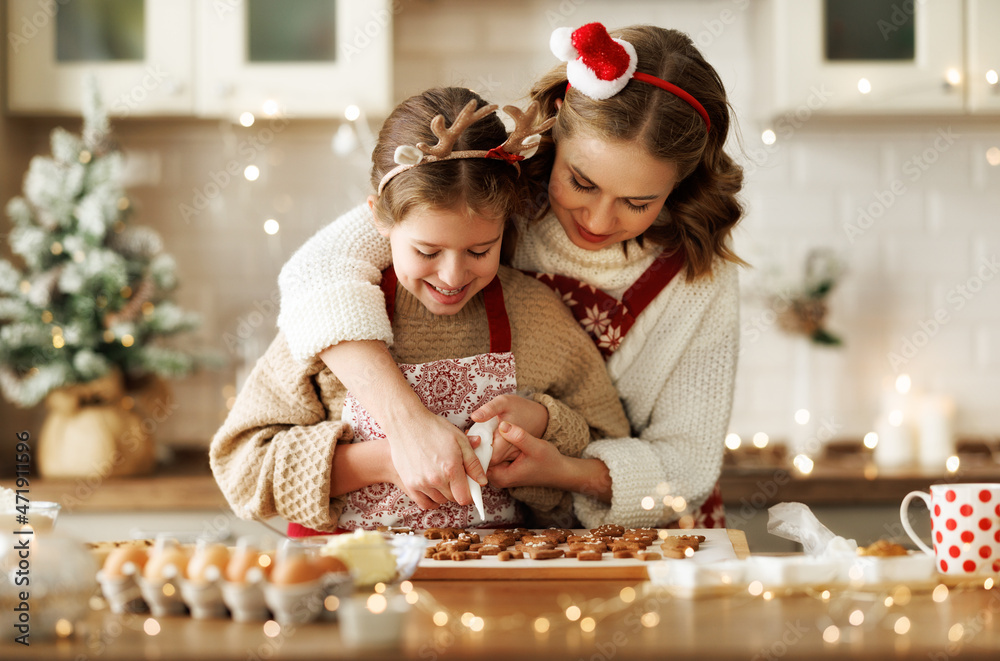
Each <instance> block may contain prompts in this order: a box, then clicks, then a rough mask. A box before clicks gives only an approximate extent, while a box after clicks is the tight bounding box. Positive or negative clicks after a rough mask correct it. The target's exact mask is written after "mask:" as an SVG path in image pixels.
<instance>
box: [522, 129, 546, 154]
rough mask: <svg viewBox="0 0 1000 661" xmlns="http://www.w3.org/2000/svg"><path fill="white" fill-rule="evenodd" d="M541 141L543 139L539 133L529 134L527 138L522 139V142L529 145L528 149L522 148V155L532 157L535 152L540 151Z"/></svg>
mask: <svg viewBox="0 0 1000 661" xmlns="http://www.w3.org/2000/svg"><path fill="white" fill-rule="evenodd" d="M541 141H542V136H540V135H538V134H537V133H536V134H535V135H529V136H528V137H527V138H525V139H524V140H522V141H521V144H522V145H524V146H525V147H527V148H528V149H522V150H521V156H524V157H525V158H531V157H532V156H534V155H535V153H536V152H537V151H538V144H539V143H540V142H541Z"/></svg>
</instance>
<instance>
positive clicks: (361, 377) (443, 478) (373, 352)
mask: <svg viewBox="0 0 1000 661" xmlns="http://www.w3.org/2000/svg"><path fill="white" fill-rule="evenodd" d="M319 357H320V358H321V359H322V360H323V362H324V363H326V365H327V367H329V368H330V370H331V371H332V372H333V373H334V375H336V377H337V378H338V379H340V381H341V382H342V383H343V384H344V385H345V386H346V387H347V389H348V390H349V391H350V392H351V393H353V394H354V396H355V397H356V398H357V400H358V401H359V402H360V403H361V405H362V406H364V407H365V409H366V410H367V411H368V413H369V414H371V416H372V417H373V418H374V419H375V420H376V421H377V422H378V423H379V426H380V427H381V428H382V431H383V432H385V435H386V439H387V440H388V442H389V448H390V451H391V457H392V464H393V466H394V467H395V469H396V472H397V473H398V475H399V481H400V482H399V486H400V488H401V489H402V490H403V491H404V492H405V493H406V495H407V496H409V497H410V498H412V499H413V500H414V502H416V503H417V506H419V507H421V508H423V509H435V508H437V507H438V506H440V505H443V504H444V503H447V502H449V501H454V502H456V503H458V504H460V505H470V504H472V495H471V494H470V493H469V482H468V480H467V479H466V474H468V475H469V476H470V477H472V479H474V480H476V481H477V482H479V483H480V484H486V473H485V471H484V468H483V467H482V466H480V464H479V459H477V458H476V453H475V452H473V451H472V447H471V446H470V445H469V439H468V437H466V435H465V434H463V433H462V431H461V430H460V429H458V427H456V426H455V425H453V424H451V423H450V422H448V421H447V420H445V419H444V418H441V417H439V416H437V415H434V414H433V413H431V412H430V411H428V410H427V408H426V407H425V406H424V404H423V402H421V401H420V398H419V397H417V394H416V393H415V392H413V389H412V388H410V386H409V384H408V383H407V382H406V379H405V378H404V377H403V374H402V373H401V372H400V371H399V367H398V366H397V365H396V361H395V360H393V358H392V356H391V355H390V354H389V350H388V349H386V347H385V345H384V344H382V343H381V342H375V341H371V340H359V341H355V342H341V343H340V344H336V345H334V346H332V347H328V348H327V349H325V350H324V351H323V352H321V353H320V354H319Z"/></svg>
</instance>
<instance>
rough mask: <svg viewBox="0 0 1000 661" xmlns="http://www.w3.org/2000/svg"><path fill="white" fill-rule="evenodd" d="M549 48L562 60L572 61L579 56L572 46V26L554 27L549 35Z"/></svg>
mask: <svg viewBox="0 0 1000 661" xmlns="http://www.w3.org/2000/svg"><path fill="white" fill-rule="evenodd" d="M549 49H550V50H551V51H552V54H553V55H555V56H556V57H558V58H559V59H560V60H562V61H563V62H572V61H573V60H575V59H576V58H578V57H580V53H578V52H577V50H576V47H574V46H573V28H556V29H555V30H553V31H552V36H551V37H549Z"/></svg>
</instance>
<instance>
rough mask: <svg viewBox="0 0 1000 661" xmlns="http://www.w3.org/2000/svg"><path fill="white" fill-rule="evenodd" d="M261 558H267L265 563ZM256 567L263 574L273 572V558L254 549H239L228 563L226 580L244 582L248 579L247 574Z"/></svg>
mask: <svg viewBox="0 0 1000 661" xmlns="http://www.w3.org/2000/svg"><path fill="white" fill-rule="evenodd" d="M261 558H266V561H265V564H261ZM254 569H256V570H257V571H259V572H260V573H261V575H262V576H267V575H268V574H270V573H271V559H270V558H269V557H267V556H265V555H261V554H260V553H258V552H257V551H254V550H253V549H240V550H237V551H236V552H235V553H233V557H232V558H231V559H230V560H229V564H228V565H226V580H227V581H230V582H232V583H244V582H246V581H247V580H248V576H247V574H248V573H249V572H250V571H252V570H254ZM251 578H252V577H251Z"/></svg>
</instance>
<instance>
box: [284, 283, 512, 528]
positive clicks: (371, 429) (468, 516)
mask: <svg viewBox="0 0 1000 661" xmlns="http://www.w3.org/2000/svg"><path fill="white" fill-rule="evenodd" d="M396 283H397V278H396V272H395V271H394V270H393V269H392V268H391V267H390V268H388V269H386V270H385V271H384V272H383V273H382V291H383V293H384V294H385V305H386V311H387V312H388V314H389V321H390V322H391V321H392V318H393V312H394V308H395V302H396ZM483 298H484V303H485V305H486V317H487V320H488V321H489V328H490V352H489V353H485V354H479V355H476V356H470V357H468V358H451V359H447V360H435V361H432V362H429V363H420V364H417V365H406V364H400V365H399V369H400V370H401V371H402V372H403V376H404V377H405V378H406V381H407V383H409V384H410V387H411V388H413V390H414V392H416V393H417V395H418V396H419V397H420V401H422V402H423V403H424V405H425V406H426V407H427V408H428V409H429V410H430V411H431V412H432V413H436V414H438V415H440V416H442V417H444V418H445V419H446V420H448V422H450V423H452V424H454V425H455V426H456V427H458V428H459V429H468V428H469V427H470V426H472V418H471V414H472V412H473V411H475V410H476V409H478V408H479V407H480V406H482V405H484V404H486V403H487V402H489V401H490V400H491V399H493V398H494V397H497V396H499V395H505V394H508V393H513V392H515V391H516V390H517V380H516V377H515V374H516V366H515V364H514V354H512V353H511V351H510V343H511V335H510V320H509V319H508V317H507V309H506V307H505V305H504V300H503V290H502V288H501V286H500V279H499V277H495V278H494V279H493V280H492V282H490V284H488V285H487V286H486V287H485V288H484V289H483ZM341 419H342V420H343V421H344V422H345V423H347V424H349V425H351V427H352V428H353V429H354V440H353V441H352V443H364V442H366V441H370V440H374V439H384V438H385V434H384V433H383V432H382V430H381V429H380V428H379V426H378V423H376V422H375V420H374V419H372V417H371V415H369V414H368V412H367V411H366V410H365V409H364V408H363V407H362V406H361V404H360V402H358V400H357V399H355V398H354V396H353V395H351V394H350V393H348V395H347V397H346V399H345V400H344V412H343V415H342V417H341ZM483 468H486V466H484V467H483ZM483 507H484V509H485V511H486V519H485V521H484V520H481V519H480V517H479V513H478V512H477V511H476V508H475V506H473V505H468V506H461V505H459V504H458V503H446V504H444V505H442V506H441V507H439V508H438V509H435V510H424V509H421V508H420V507H419V506H418V505H417V503H416V502H415V501H414V500H413V499H412V498H410V497H409V496H407V495H406V494H405V493H404V492H403V491H402V490H401V489H400V488H399V487H397V486H395V485H393V484H389V483H385V482H383V483H379V484H372V485H369V486H367V487H364V488H363V489H358V490H357V491H352V492H351V493H349V494H347V504H346V506H345V508H344V511H343V513H342V514H341V517H340V520H339V522H338V524H339V526H340V527H339V529H338V531H344V530H353V529H355V528H366V529H371V528H376V527H378V526H393V527H407V528H417V529H426V528H444V527H455V528H503V527H509V526H515V525H519V524H520V523H521V522H522V518H521V515H520V512H519V510H518V508H517V506H516V504H515V501H514V499H513V498H511V496H510V494H509V493H508V491H507V490H506V489H496V488H494V487H492V486H489V485H487V486H485V487H483ZM293 526H295V528H294V529H293ZM288 534H289V536H307V535H310V534H323V533H316V532H315V531H312V530H310V529H308V528H304V527H303V526H298V525H297V524H290V525H289V531H288Z"/></svg>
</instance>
